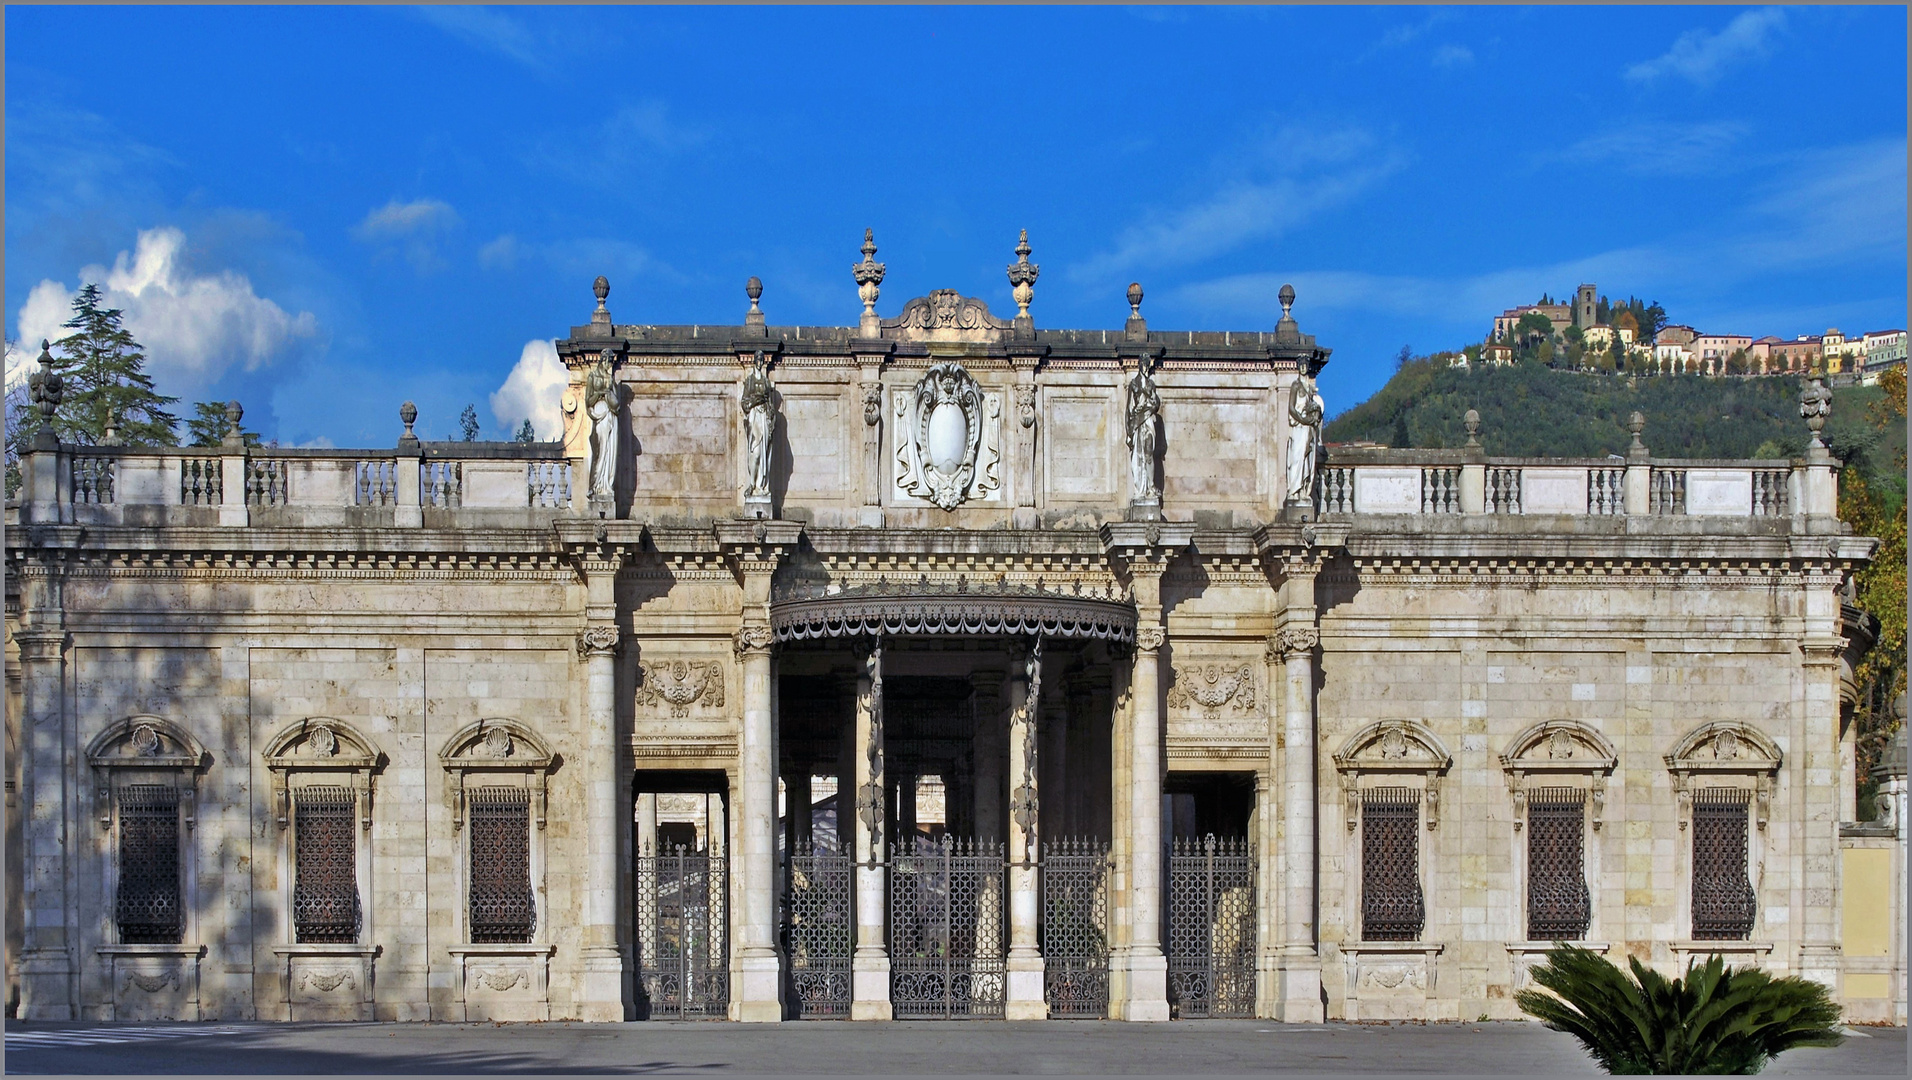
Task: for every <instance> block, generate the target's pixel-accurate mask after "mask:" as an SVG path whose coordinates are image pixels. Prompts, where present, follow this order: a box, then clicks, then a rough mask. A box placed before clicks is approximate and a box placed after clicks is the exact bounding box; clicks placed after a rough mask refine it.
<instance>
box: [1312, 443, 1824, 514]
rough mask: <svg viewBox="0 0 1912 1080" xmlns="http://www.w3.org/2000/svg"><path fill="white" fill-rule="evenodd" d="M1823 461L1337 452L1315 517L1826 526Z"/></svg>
mask: <svg viewBox="0 0 1912 1080" xmlns="http://www.w3.org/2000/svg"><path fill="white" fill-rule="evenodd" d="M1836 469H1837V465H1836V463H1834V462H1832V461H1831V460H1830V459H1826V460H1815V459H1811V458H1808V459H1802V460H1800V461H1786V460H1746V461H1729V460H1702V459H1693V460H1677V459H1661V458H1644V457H1634V458H1632V459H1627V458H1622V457H1618V456H1615V457H1610V458H1591V459H1581V458H1500V457H1486V456H1483V455H1478V454H1474V455H1470V454H1469V453H1468V452H1467V451H1464V450H1457V451H1441V450H1375V449H1367V448H1361V449H1346V448H1343V449H1336V450H1333V451H1331V452H1330V453H1329V455H1328V459H1327V461H1326V463H1324V464H1323V466H1322V467H1321V470H1320V478H1319V483H1318V485H1317V487H1316V494H1315V509H1316V512H1317V513H1321V514H1430V515H1431V514H1456V515H1459V514H1493V515H1527V516H1533V515H1542V514H1551V515H1570V516H1576V517H1579V516H1586V517H1609V516H1613V517H1620V516H1655V517H1667V516H1687V517H1721V518H1780V517H1794V516H1807V517H1831V516H1834V515H1835V514H1836V513H1837V504H1838V488H1837V483H1836V475H1835V470H1836Z"/></svg>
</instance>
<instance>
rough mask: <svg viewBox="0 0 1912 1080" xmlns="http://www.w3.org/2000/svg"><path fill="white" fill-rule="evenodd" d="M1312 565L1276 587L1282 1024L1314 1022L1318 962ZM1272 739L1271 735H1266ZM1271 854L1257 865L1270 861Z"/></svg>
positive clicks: (1296, 568)
mask: <svg viewBox="0 0 1912 1080" xmlns="http://www.w3.org/2000/svg"><path fill="white" fill-rule="evenodd" d="M1319 569H1320V561H1319V559H1318V558H1309V557H1305V556H1304V557H1299V558H1290V559H1288V560H1286V564H1285V566H1284V567H1283V580H1282V584H1281V601H1282V609H1281V612H1280V614H1279V615H1278V616H1277V623H1276V629H1275V635H1274V638H1273V639H1272V640H1271V641H1270V642H1269V650H1270V652H1271V653H1272V654H1273V655H1275V656H1278V657H1279V658H1280V661H1281V665H1282V669H1283V675H1284V678H1283V680H1282V682H1283V694H1282V699H1281V723H1282V729H1281V732H1280V738H1279V739H1278V740H1277V739H1275V738H1272V737H1271V738H1270V739H1269V744H1270V746H1271V747H1272V746H1273V745H1274V744H1275V743H1276V742H1279V743H1280V744H1281V750H1280V751H1278V752H1276V759H1277V760H1276V761H1275V762H1274V763H1272V764H1273V765H1277V766H1278V767H1279V772H1278V773H1277V774H1276V775H1278V776H1279V777H1280V789H1281V814H1282V838H1281V845H1280V861H1279V866H1280V868H1281V871H1280V874H1279V877H1278V885H1279V888H1280V895H1281V897H1282V905H1283V907H1282V920H1281V948H1280V956H1279V959H1278V961H1277V965H1276V979H1275V988H1274V989H1275V992H1276V1000H1275V1002H1274V1006H1275V1007H1274V1011H1273V1015H1274V1018H1275V1019H1279V1020H1282V1021H1285V1022H1287V1023H1311V1024H1315V1023H1320V1022H1321V1020H1322V1004H1321V956H1320V952H1319V942H1318V935H1317V933H1316V927H1315V915H1314V913H1315V911H1316V908H1317V904H1316V896H1315V892H1316V884H1317V880H1318V879H1317V876H1316V872H1315V869H1316V867H1315V836H1316V828H1315V805H1316V793H1315V777H1316V763H1315V749H1316V746H1317V745H1318V743H1319V740H1318V738H1317V735H1316V729H1315V711H1314V681H1315V664H1314V654H1315V647H1316V645H1318V644H1319V642H1320V632H1319V630H1317V629H1316V626H1315V618H1316V612H1315V605H1314V589H1315V575H1316V573H1318V572H1319ZM1272 734H1273V733H1271V735H1272ZM1273 854H1274V852H1273V851H1272V850H1270V851H1269V852H1268V853H1267V854H1264V855H1263V856H1262V857H1263V858H1269V857H1270V856H1272V855H1273Z"/></svg>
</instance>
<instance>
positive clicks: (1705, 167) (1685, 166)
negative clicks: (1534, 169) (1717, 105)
mask: <svg viewBox="0 0 1912 1080" xmlns="http://www.w3.org/2000/svg"><path fill="white" fill-rule="evenodd" d="M1749 130H1750V128H1748V126H1747V125H1746V124H1744V123H1742V122H1740V121H1737V120H1721V121H1716V122H1712V123H1701V124H1665V123H1642V124H1636V125H1634V126H1632V127H1627V128H1618V129H1615V130H1612V131H1606V132H1602V133H1600V134H1598V135H1591V136H1588V137H1587V138H1584V139H1581V140H1580V141H1579V142H1576V143H1574V144H1573V145H1571V146H1569V147H1567V148H1566V149H1564V150H1562V151H1560V153H1559V154H1558V155H1557V160H1561V161H1571V162H1602V161H1612V162H1617V163H1618V164H1619V165H1620V167H1621V168H1622V169H1625V170H1626V171H1627V172H1630V173H1639V174H1656V175H1664V176H1698V175H1702V174H1705V173H1710V172H1715V171H1718V170H1720V169H1722V168H1726V167H1730V166H1731V165H1732V164H1733V157H1732V153H1731V152H1732V151H1733V149H1734V147H1735V146H1736V145H1737V144H1738V143H1739V142H1740V140H1742V139H1744V138H1745V137H1746V134H1747V132H1748V131H1749Z"/></svg>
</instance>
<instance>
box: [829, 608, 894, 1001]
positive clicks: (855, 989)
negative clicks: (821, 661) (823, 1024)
mask: <svg viewBox="0 0 1912 1080" xmlns="http://www.w3.org/2000/svg"><path fill="white" fill-rule="evenodd" d="M856 747H857V753H856V762H855V769H856V773H855V775H856V786H855V787H854V788H851V787H848V786H847V785H841V784H840V785H839V787H838V788H837V829H838V835H839V836H842V835H843V834H844V832H845V831H847V832H849V833H850V834H851V835H853V836H854V837H855V840H854V841H853V842H854V845H855V848H854V849H855V851H856V951H855V953H854V955H853V956H852V958H851V962H850V968H851V973H850V1019H852V1020H888V1019H890V954H889V948H888V946H887V945H886V944H885V943H884V941H883V928H884V925H885V924H886V922H887V907H888V902H889V894H888V892H887V889H886V886H887V873H886V871H887V864H886V861H885V859H884V858H883V839H884V838H883V824H884V815H885V807H884V791H885V784H886V783H887V779H886V778H885V776H884V774H883V773H884V770H883V647H882V644H881V642H878V643H876V644H875V645H874V646H873V647H872V648H871V649H870V651H869V652H868V653H867V654H865V656H864V658H863V670H862V671H861V672H860V673H858V675H857V680H856ZM851 800H854V802H852V801H851ZM852 807H853V808H854V809H853V810H851V809H850V808H852Z"/></svg>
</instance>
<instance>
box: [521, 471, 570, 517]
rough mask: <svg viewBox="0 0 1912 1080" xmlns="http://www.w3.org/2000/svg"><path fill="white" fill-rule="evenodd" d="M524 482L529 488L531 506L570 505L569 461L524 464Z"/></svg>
mask: <svg viewBox="0 0 1912 1080" xmlns="http://www.w3.org/2000/svg"><path fill="white" fill-rule="evenodd" d="M525 483H526V486H527V487H528V488H529V489H530V492H529V494H530V497H531V505H532V506H542V507H557V508H562V507H567V506H570V505H571V463H570V462H568V461H534V462H532V463H531V464H529V465H527V466H525Z"/></svg>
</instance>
